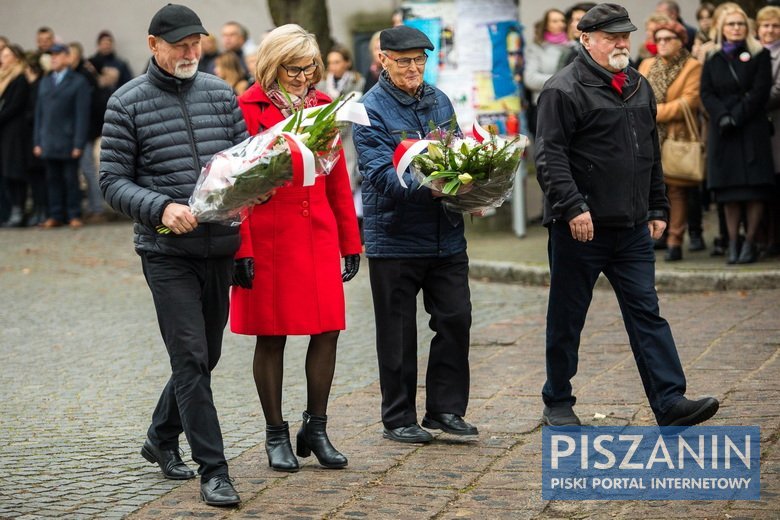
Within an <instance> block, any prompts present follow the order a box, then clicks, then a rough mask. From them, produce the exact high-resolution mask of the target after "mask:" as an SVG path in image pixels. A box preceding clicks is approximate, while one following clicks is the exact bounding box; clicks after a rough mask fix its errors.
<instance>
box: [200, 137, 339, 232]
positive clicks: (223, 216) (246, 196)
mask: <svg viewBox="0 0 780 520" xmlns="http://www.w3.org/2000/svg"><path fill="white" fill-rule="evenodd" d="M340 146H341V144H340V141H339V139H338V134H336V137H334V138H333V139H332V140H331V141H330V145H329V147H328V148H327V149H326V150H324V151H315V152H314V163H315V175H327V174H329V173H330V171H331V170H332V169H333V166H334V165H335V164H336V162H337V161H338V158H339V150H340V149H341V147H340ZM292 180H293V158H292V155H291V150H290V145H289V144H288V142H287V141H286V140H285V139H284V138H283V137H281V136H280V135H279V134H278V133H276V132H271V131H265V132H263V133H260V134H257V135H255V136H253V137H250V138H249V139H247V140H245V141H243V142H241V143H239V144H237V145H235V146H233V147H231V148H228V149H227V150H223V151H221V152H219V153H217V154H215V155H214V156H213V157H212V158H211V160H210V161H209V162H208V163H207V164H206V166H204V167H203V169H202V171H201V174H200V177H199V178H198V181H197V183H196V184H195V190H194V191H193V193H192V195H191V196H190V199H189V205H190V209H191V211H192V214H193V215H194V216H195V217H197V218H198V220H199V221H201V222H215V223H220V224H226V225H238V224H240V223H241V221H242V220H243V219H244V218H245V217H246V214H247V211H246V210H247V209H248V208H249V207H250V206H252V205H254V204H255V203H256V201H257V199H258V197H261V196H263V195H266V194H267V193H269V192H270V191H272V190H274V189H276V188H279V187H281V186H285V185H287V184H289V183H291V182H292Z"/></svg>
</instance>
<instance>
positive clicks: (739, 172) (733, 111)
mask: <svg viewBox="0 0 780 520" xmlns="http://www.w3.org/2000/svg"><path fill="white" fill-rule="evenodd" d="M743 52H744V49H739V50H737V53H736V55H737V56H739V55H740V54H741V53H743ZM748 55H749V54H748ZM729 65H731V68H729ZM732 70H733V71H734V74H736V76H737V78H738V80H737V79H735V78H734V74H732ZM771 86H772V65H771V59H770V56H769V51H767V50H762V51H761V52H759V53H758V54H757V55H756V56H751V57H750V59H749V60H747V61H744V62H743V61H741V60H740V59H739V58H738V57H736V58H733V57H729V56H728V55H726V53H724V52H723V51H718V52H716V53H715V54H713V55H712V56H710V57H709V58H708V59H707V61H705V62H704V67H703V69H702V74H701V100H702V103H704V107H705V108H706V109H707V112H708V113H709V115H710V123H709V132H708V142H707V185H708V186H709V187H710V188H712V189H715V190H721V189H724V188H740V187H748V186H753V187H762V186H770V185H773V184H774V182H775V180H774V167H773V162H772V161H773V160H772V145H771V141H770V137H769V122H768V120H767V116H766V108H765V107H766V103H767V100H768V99H769V90H770V88H771ZM728 115H731V116H732V117H733V118H734V120H735V122H736V128H735V129H732V130H729V131H727V132H726V133H724V134H721V132H720V127H719V123H720V119H721V118H722V117H724V116H728Z"/></svg>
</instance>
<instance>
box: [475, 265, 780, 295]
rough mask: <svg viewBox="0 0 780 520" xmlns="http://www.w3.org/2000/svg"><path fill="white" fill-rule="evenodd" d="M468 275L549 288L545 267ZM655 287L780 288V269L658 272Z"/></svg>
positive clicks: (488, 268)
mask: <svg viewBox="0 0 780 520" xmlns="http://www.w3.org/2000/svg"><path fill="white" fill-rule="evenodd" d="M469 274H470V276H471V277H472V278H475V279H478V280H482V281H488V282H497V283H513V284H522V285H536V286H548V285H550V271H549V269H548V268H547V267H546V266H544V267H542V266H539V265H533V264H524V263H520V262H498V261H491V260H471V261H470V263H469ZM655 280H656V287H657V288H658V290H659V291H665V292H679V293H685V292H706V291H735V290H751V289H777V288H780V270H777V269H761V270H750V271H739V272H729V271H722V270H689V271H670V270H657V271H656V275H655ZM608 284H609V282H607V280H606V279H605V278H604V276H603V275H602V276H601V277H600V278H599V281H598V283H597V285H596V287H599V288H603V287H607V286H608Z"/></svg>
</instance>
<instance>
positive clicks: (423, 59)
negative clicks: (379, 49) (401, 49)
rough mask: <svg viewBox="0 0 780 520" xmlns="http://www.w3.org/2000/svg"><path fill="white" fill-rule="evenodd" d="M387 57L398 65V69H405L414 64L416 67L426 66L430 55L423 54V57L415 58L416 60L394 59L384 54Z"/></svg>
mask: <svg viewBox="0 0 780 520" xmlns="http://www.w3.org/2000/svg"><path fill="white" fill-rule="evenodd" d="M382 54H384V55H385V56H387V58H388V59H390V60H393V61H394V62H395V63H396V65H398V68H401V69H405V68H407V67H408V66H410V65H411V64H412V62H414V64H415V65H425V62H426V61H428V55H427V54H422V55H421V56H415V57H414V58H393V57H391V56H389V55H388V54H387V53H386V52H383V53H382Z"/></svg>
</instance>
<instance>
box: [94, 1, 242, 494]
mask: <svg viewBox="0 0 780 520" xmlns="http://www.w3.org/2000/svg"><path fill="white" fill-rule="evenodd" d="M201 34H207V33H206V30H205V29H204V28H203V25H202V24H201V22H200V19H199V18H198V16H197V15H196V14H195V13H194V12H193V11H192V10H191V9H189V8H187V7H185V6H182V5H174V4H168V5H167V6H165V7H163V8H162V9H160V10H159V11H158V12H157V14H155V15H154V17H153V18H152V22H151V24H150V25H149V36H148V44H149V48H150V49H151V51H152V55H153V57H152V59H151V62H150V64H149V69H148V70H147V72H146V74H143V75H141V76H139V77H137V78H135V79H133V80H131V81H130V82H129V83H127V84H125V85H124V86H122V87H120V88H119V89H118V90H117V91H116V92H115V93H114V94H113V95H112V96H111V98H110V100H109V102H108V109H107V110H106V115H105V124H104V126H103V144H102V150H101V154H100V173H101V177H100V186H101V189H102V190H103V195H104V196H105V198H106V200H107V201H108V203H109V204H110V205H111V206H112V207H113V208H114V209H115V210H116V211H118V212H121V213H124V214H125V215H127V216H129V217H130V218H132V219H133V220H134V221H135V249H136V252H137V253H138V254H139V255H140V256H141V263H142V266H143V272H144V275H145V277H146V281H147V283H148V285H149V288H150V289H151V292H152V297H153V299H154V304H155V308H156V310H157V320H158V323H159V326H160V331H161V333H162V337H163V340H164V342H165V347H166V349H167V351H168V355H169V357H170V363H171V369H172V374H171V377H170V379H169V381H168V383H167V385H166V386H165V389H164V390H163V392H162V395H161V396H160V399H159V401H158V403H157V408H156V409H155V411H154V414H153V415H152V424H151V426H150V427H149V430H148V432H147V440H146V442H145V443H144V445H143V448H142V450H141V454H142V455H143V456H144V458H145V459H147V460H148V461H149V462H151V463H156V464H159V466H160V468H161V469H162V472H163V475H164V476H165V477H166V478H169V479H177V480H181V479H189V478H193V477H194V476H195V474H194V473H193V472H192V471H191V470H190V469H189V468H188V467H187V466H186V465H185V464H184V462H182V459H181V457H180V456H179V435H180V434H181V433H182V432H184V434H185V436H186V437H187V441H188V442H189V445H190V448H191V449H192V458H193V460H195V462H197V463H198V465H199V468H198V472H199V473H200V475H201V493H200V494H201V498H202V499H203V500H204V501H205V502H206V503H207V504H209V505H215V506H223V505H235V504H238V503H239V502H240V498H239V496H238V493H236V490H235V489H234V488H233V485H232V483H231V479H230V477H229V476H228V466H227V462H226V460H225V454H224V449H223V444H222V433H221V431H220V427H219V419H218V418H217V411H216V409H215V407H214V401H213V398H212V393H211V372H212V370H214V367H216V365H217V361H218V360H219V357H220V353H221V349H222V333H223V331H224V328H225V324H226V323H227V316H228V290H229V287H230V283H231V278H232V274H233V255H234V253H235V252H236V250H237V249H238V244H239V236H238V228H237V227H230V226H222V225H219V224H206V223H199V222H198V220H197V219H196V218H195V217H194V216H193V215H192V213H191V212H190V208H189V206H188V205H187V199H188V198H189V196H190V194H191V193H192V191H193V188H194V186H195V182H196V180H197V179H198V176H199V174H200V170H201V168H202V167H203V166H204V165H205V163H206V162H207V161H208V160H209V159H210V158H211V156H212V155H213V154H214V153H216V152H219V151H220V150H224V149H226V148H229V147H231V146H233V145H234V144H237V143H239V142H241V141H243V140H244V139H246V137H247V133H246V128H245V125H244V119H243V117H242V115H241V112H240V110H239V108H238V105H237V103H236V98H235V96H234V95H233V91H232V89H231V88H230V87H228V86H227V85H226V84H225V83H224V82H223V81H222V80H220V79H218V78H216V77H214V76H211V75H209V74H205V73H199V72H198V59H199V58H200V53H201V50H200V38H201ZM160 225H162V226H165V227H167V228H168V229H169V230H170V231H171V233H170V234H160V233H158V232H157V231H156V228H157V227H158V226H160Z"/></svg>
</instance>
